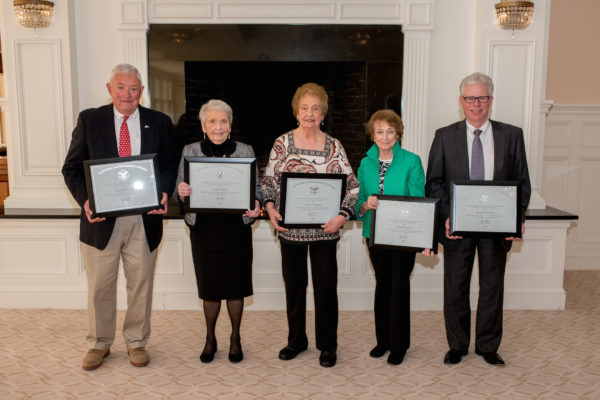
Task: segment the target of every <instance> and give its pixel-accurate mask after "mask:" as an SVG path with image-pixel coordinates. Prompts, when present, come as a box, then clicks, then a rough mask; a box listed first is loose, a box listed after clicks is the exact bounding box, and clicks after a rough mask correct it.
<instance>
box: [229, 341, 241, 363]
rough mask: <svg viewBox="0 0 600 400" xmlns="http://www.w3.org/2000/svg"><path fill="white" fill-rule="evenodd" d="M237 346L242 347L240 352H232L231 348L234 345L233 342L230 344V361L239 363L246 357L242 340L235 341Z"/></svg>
mask: <svg viewBox="0 0 600 400" xmlns="http://www.w3.org/2000/svg"><path fill="white" fill-rule="evenodd" d="M235 345H236V346H235V347H237V348H239V349H240V352H239V353H232V352H231V348H232V347H234V346H233V343H232V344H230V345H229V361H230V362H232V363H239V362H240V361H242V360H243V359H244V352H243V351H242V343H241V342H239V341H238V342H237V343H235Z"/></svg>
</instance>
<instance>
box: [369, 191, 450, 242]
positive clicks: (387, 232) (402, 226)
mask: <svg viewBox="0 0 600 400" xmlns="http://www.w3.org/2000/svg"><path fill="white" fill-rule="evenodd" d="M376 196H377V199H378V205H377V209H375V210H373V211H372V212H371V234H370V239H371V240H370V241H369V246H370V247H376V248H383V249H399V250H406V251H422V250H423V249H433V251H434V252H436V253H437V243H438V240H437V232H438V218H437V215H438V208H439V199H429V198H424V197H409V196H391V195H381V194H378V195H376Z"/></svg>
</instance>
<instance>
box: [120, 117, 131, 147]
mask: <svg viewBox="0 0 600 400" xmlns="http://www.w3.org/2000/svg"><path fill="white" fill-rule="evenodd" d="M127 118H129V116H127V115H125V116H124V117H123V123H122V124H121V130H120V131H119V157H129V156H130V155H131V140H130V139H129V128H128V127H127Z"/></svg>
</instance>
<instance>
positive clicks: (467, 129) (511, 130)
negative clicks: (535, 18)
mask: <svg viewBox="0 0 600 400" xmlns="http://www.w3.org/2000/svg"><path fill="white" fill-rule="evenodd" d="M493 91H494V84H493V82H492V80H491V78H490V77H488V76H487V75H484V74H481V73H474V74H471V75H469V76H467V77H466V78H464V79H463V80H462V82H461V83H460V97H459V101H460V104H461V106H462V109H463V111H464V115H465V120H462V121H459V122H456V123H454V124H452V125H449V126H446V127H444V128H440V129H438V130H437V131H436V133H435V138H434V139H433V143H432V145H431V151H430V153H429V163H428V167H427V181H426V184H425V192H426V196H427V197H434V198H439V199H440V205H441V207H440V216H439V218H440V224H439V225H440V234H439V237H440V242H441V243H442V245H443V246H444V319H445V322H446V337H447V340H448V344H449V346H450V350H449V351H448V352H447V353H446V355H445V357H444V363H446V364H458V363H459V362H460V361H461V359H462V356H464V355H466V354H467V352H468V349H469V343H470V333H471V308H470V300H469V288H470V282H471V273H472V271H473V261H474V259H475V252H476V251H477V254H478V260H479V301H478V304H477V319H476V327H475V335H476V337H475V352H476V353H477V354H479V355H481V356H482V357H483V358H484V360H485V361H486V362H487V363H489V364H493V365H504V360H502V358H501V357H500V356H499V355H498V353H497V351H498V347H499V346H500V341H501V339H502V306H503V300H504V271H505V268H506V255H507V253H508V251H509V250H510V247H511V245H512V241H513V240H520V238H513V237H510V238H505V239H501V238H496V239H494V238H491V239H487V238H486V239H483V238H482V239H477V238H462V237H460V236H451V235H450V226H449V219H448V217H449V193H450V185H451V182H452V181H453V180H488V181H498V180H514V181H520V182H521V188H522V203H521V209H522V216H523V220H522V221H521V222H522V233H525V225H524V221H525V211H526V210H527V205H528V204H529V198H530V196H531V184H530V182H529V170H528V168H527V158H526V155H525V143H524V140H523V131H522V130H521V128H518V127H516V126H513V125H509V124H505V123H502V122H498V121H492V120H490V119H489V113H490V109H491V106H492V101H493V99H494V97H493Z"/></svg>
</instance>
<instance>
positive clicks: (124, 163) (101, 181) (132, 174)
mask: <svg viewBox="0 0 600 400" xmlns="http://www.w3.org/2000/svg"><path fill="white" fill-rule="evenodd" d="M83 167H84V171H85V181H86V185H87V192H88V199H89V201H90V208H91V209H92V211H93V212H94V218H95V217H110V216H120V215H132V214H141V213H143V212H146V211H150V210H156V209H158V208H160V207H161V205H160V200H161V198H162V194H161V193H160V185H159V180H158V177H159V174H158V161H157V158H156V154H144V155H141V156H132V157H116V158H105V159H101V160H88V161H84V162H83Z"/></svg>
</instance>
